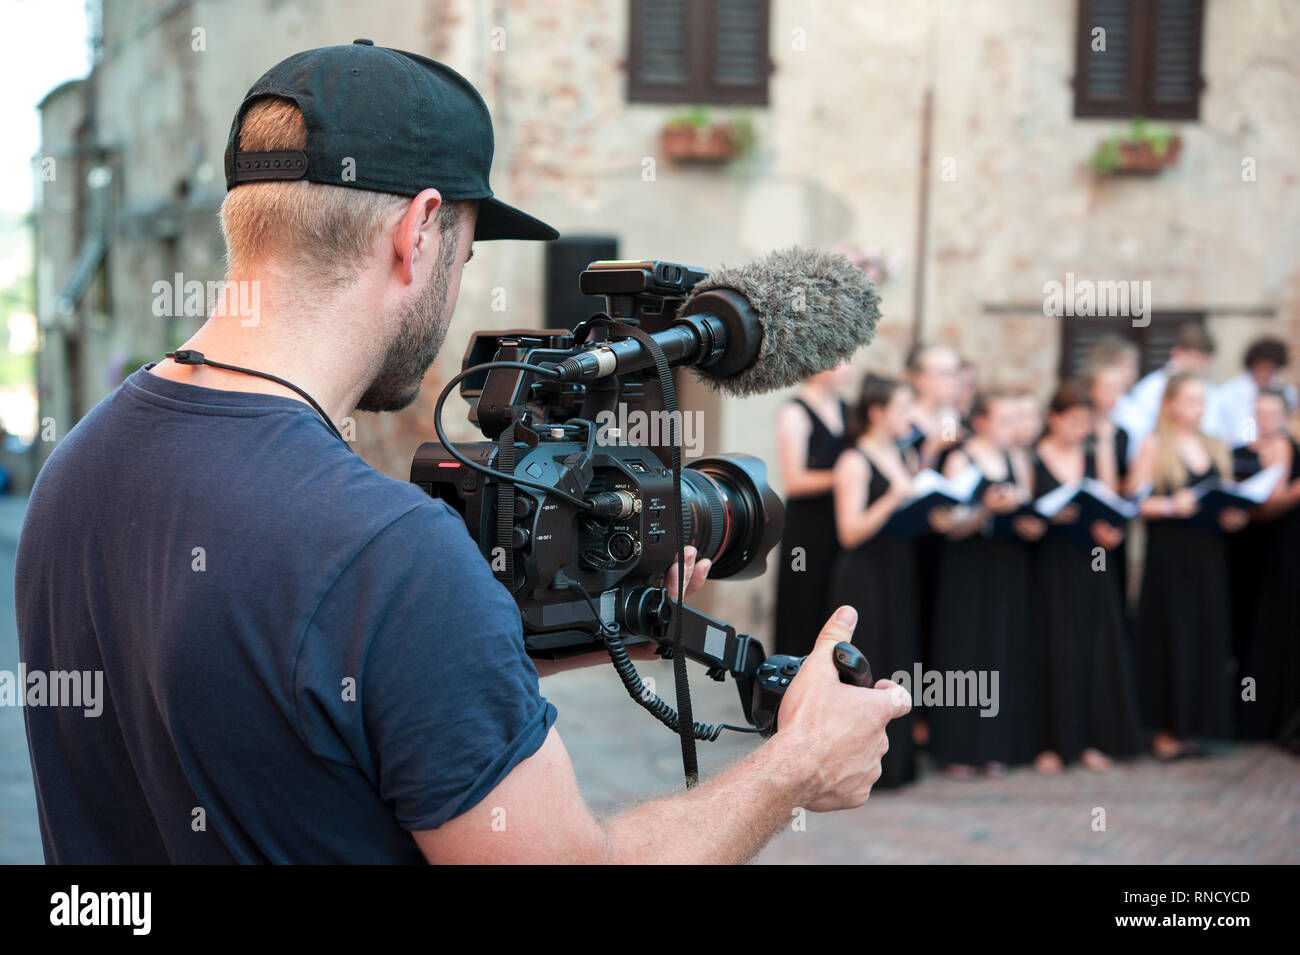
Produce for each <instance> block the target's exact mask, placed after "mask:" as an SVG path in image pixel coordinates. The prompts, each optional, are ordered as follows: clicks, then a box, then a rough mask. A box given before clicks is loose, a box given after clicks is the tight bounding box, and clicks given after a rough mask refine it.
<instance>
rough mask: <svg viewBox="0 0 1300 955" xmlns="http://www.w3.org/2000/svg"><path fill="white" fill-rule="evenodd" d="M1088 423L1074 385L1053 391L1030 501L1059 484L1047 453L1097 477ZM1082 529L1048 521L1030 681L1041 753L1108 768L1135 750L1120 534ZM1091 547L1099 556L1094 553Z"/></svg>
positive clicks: (1041, 547) (1137, 738)
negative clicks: (1117, 578)
mask: <svg viewBox="0 0 1300 955" xmlns="http://www.w3.org/2000/svg"><path fill="white" fill-rule="evenodd" d="M1090 417H1091V410H1090V409H1089V407H1088V405H1087V404H1086V403H1085V401H1084V400H1083V399H1082V396H1081V395H1080V394H1078V393H1077V392H1076V391H1075V390H1074V389H1073V388H1072V387H1071V386H1069V385H1064V386H1062V387H1061V388H1060V389H1058V390H1057V393H1056V395H1055V396H1054V397H1053V399H1052V403H1051V405H1050V406H1049V410H1048V428H1047V434H1046V435H1045V436H1044V438H1043V439H1042V441H1040V442H1039V444H1038V448H1037V453H1036V454H1035V455H1034V495H1035V497H1039V498H1041V497H1042V496H1043V495H1044V494H1047V493H1049V492H1050V491H1053V490H1055V489H1056V488H1058V487H1060V486H1061V484H1062V483H1064V482H1063V481H1062V480H1061V478H1058V476H1057V475H1056V474H1055V473H1053V471H1052V468H1051V467H1050V466H1049V465H1048V462H1047V460H1046V458H1048V457H1051V458H1052V459H1054V460H1057V461H1058V462H1060V461H1064V462H1069V464H1067V465H1066V466H1070V465H1071V464H1072V465H1073V467H1074V468H1075V469H1076V470H1075V471H1074V472H1073V473H1070V474H1067V475H1065V480H1066V481H1072V480H1078V479H1080V478H1081V477H1089V478H1096V477H1097V466H1096V461H1095V459H1094V457H1093V455H1092V453H1091V450H1090V449H1087V448H1086V447H1085V444H1084V441H1085V439H1086V438H1087V435H1088V433H1089V431H1090V429H1091V422H1090ZM1080 459H1082V460H1081V461H1080ZM1074 513H1076V514H1077V509H1075V510H1074ZM1076 519H1077V518H1076ZM1082 530H1084V529H1083V528H1077V527H1072V526H1070V525H1069V524H1067V523H1064V522H1060V523H1052V524H1050V525H1049V526H1048V529H1047V533H1046V534H1044V535H1043V537H1042V539H1041V540H1040V541H1039V543H1038V549H1037V552H1036V554H1035V564H1034V574H1033V584H1032V603H1031V617H1030V619H1031V621H1032V624H1031V628H1030V632H1031V634H1032V637H1031V639H1032V640H1033V641H1034V642H1035V643H1036V644H1037V646H1038V651H1039V652H1038V653H1037V654H1036V655H1035V662H1036V664H1037V666H1038V667H1039V670H1038V672H1037V673H1036V674H1034V675H1033V677H1032V678H1031V680H1030V685H1031V687H1033V689H1034V691H1035V696H1036V704H1037V705H1036V707H1035V709H1036V710H1037V712H1038V714H1039V719H1040V720H1041V722H1040V724H1039V732H1040V733H1041V736H1040V740H1041V743H1042V745H1043V751H1044V753H1045V754H1048V755H1051V754H1055V756H1056V757H1059V760H1061V761H1064V762H1065V763H1071V762H1074V761H1076V760H1080V759H1082V762H1083V764H1084V765H1085V766H1087V767H1088V768H1089V769H1106V768H1108V766H1109V762H1110V761H1109V757H1108V754H1109V755H1115V756H1130V755H1133V754H1135V753H1136V752H1138V750H1139V748H1140V746H1141V729H1140V724H1139V720H1138V708H1137V687H1136V683H1135V680H1134V674H1133V669H1132V662H1131V659H1130V657H1129V648H1128V636H1127V627H1126V625H1125V620H1124V609H1123V604H1122V602H1121V599H1120V591H1119V590H1117V589H1116V587H1115V586H1114V575H1116V574H1122V573H1123V568H1122V565H1118V566H1117V565H1116V564H1115V563H1113V561H1114V557H1115V546H1116V545H1117V544H1118V543H1119V542H1120V540H1121V539H1122V538H1121V536H1120V535H1121V534H1122V533H1123V531H1122V529H1114V528H1112V527H1110V525H1105V526H1103V527H1095V526H1094V527H1090V528H1087V529H1086V530H1087V535H1088V536H1087V540H1086V541H1084V540H1083V539H1082V537H1081V536H1080V534H1079V532H1080V531H1082ZM1097 547H1099V548H1101V549H1102V553H1101V554H1098V553H1096V552H1095V551H1094V550H1093V548H1097ZM1102 560H1104V561H1105V563H1104V564H1103V563H1101V561H1102ZM1040 768H1041V767H1040Z"/></svg>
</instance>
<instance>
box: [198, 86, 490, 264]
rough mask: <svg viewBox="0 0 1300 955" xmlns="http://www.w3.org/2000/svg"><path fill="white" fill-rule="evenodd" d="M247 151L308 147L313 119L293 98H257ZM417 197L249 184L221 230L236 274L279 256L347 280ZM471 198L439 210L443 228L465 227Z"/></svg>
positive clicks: (242, 140)
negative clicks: (391, 221)
mask: <svg viewBox="0 0 1300 955" xmlns="http://www.w3.org/2000/svg"><path fill="white" fill-rule="evenodd" d="M239 148H240V149H241V150H258V151H261V150H276V149H306V148H307V125H306V123H304V122H303V118H302V111H301V110H299V109H298V106H297V104H296V103H294V102H293V100H290V99H284V98H282V97H278V96H269V97H267V98H266V99H263V100H259V101H258V102H256V103H254V104H253V106H251V107H250V108H249V110H248V112H247V113H246V114H245V115H244V121H243V123H242V125H241V126H240V129H239ZM410 201H411V200H410V197H408V196H399V195H395V194H393V193H389V192H373V191H371V190H368V189H354V188H350V187H347V186H332V185H328V184H325V183H317V182H309V181H308V180H306V179H297V180H290V181H270V182H251V183H244V184H242V185H240V186H238V187H236V188H234V189H231V190H230V192H228V193H227V194H226V198H225V200H224V201H223V202H222V203H221V212H220V219H221V234H222V236H223V237H224V238H225V240H226V268H227V270H228V271H229V272H230V273H246V272H248V271H254V270H256V266H257V264H258V263H260V262H264V261H266V260H267V259H271V258H275V257H280V258H284V259H286V260H287V261H290V262H292V263H294V264H295V270H300V271H303V272H304V273H305V274H310V275H311V277H312V279H313V280H315V281H317V282H323V283H324V284H327V285H332V286H340V285H346V284H348V283H349V282H351V281H352V279H353V278H354V277H355V276H356V273H357V271H358V269H359V268H360V266H361V263H362V261H363V260H364V259H365V257H366V256H367V255H369V254H370V250H371V247H372V246H373V244H374V242H375V240H376V239H377V238H378V236H379V233H380V231H381V230H382V228H383V226H384V224H385V222H386V221H387V220H388V219H389V218H391V217H392V216H395V215H397V214H398V213H399V212H400V211H402V210H403V209H405V208H406V206H407V205H409V204H410ZM471 201H472V200H459V201H453V200H446V201H444V203H443V206H442V208H441V210H440V211H439V213H438V225H439V229H440V231H441V233H442V234H443V235H446V234H448V232H452V231H455V230H458V227H459V221H460V218H461V212H462V210H463V209H464V207H466V206H467V205H469V203H470V202H471Z"/></svg>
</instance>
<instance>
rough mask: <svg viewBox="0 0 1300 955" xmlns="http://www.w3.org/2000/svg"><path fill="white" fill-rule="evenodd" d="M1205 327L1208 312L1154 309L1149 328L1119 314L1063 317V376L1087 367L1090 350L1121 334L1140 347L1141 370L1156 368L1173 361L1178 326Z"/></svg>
mask: <svg viewBox="0 0 1300 955" xmlns="http://www.w3.org/2000/svg"><path fill="white" fill-rule="evenodd" d="M1189 322H1190V323H1194V324H1197V325H1200V326H1201V327H1202V328H1204V327H1205V313H1204V312H1153V313H1152V314H1151V322H1150V324H1148V325H1147V326H1146V327H1145V328H1135V327H1134V326H1133V324H1132V322H1130V321H1127V320H1121V319H1115V318H1080V317H1077V316H1075V317H1067V318H1062V319H1061V366H1060V374H1061V380H1062V381H1065V380H1068V379H1070V378H1071V377H1073V376H1074V375H1077V374H1079V373H1080V372H1082V371H1083V366H1084V363H1085V361H1086V360H1087V356H1088V350H1089V349H1090V348H1092V346H1093V345H1095V344H1097V343H1098V342H1100V341H1104V340H1105V339H1107V338H1113V337H1114V336H1116V335H1119V336H1121V337H1123V338H1126V339H1128V340H1129V341H1131V342H1132V343H1133V344H1134V345H1136V346H1137V348H1138V362H1139V364H1140V366H1141V374H1143V375H1145V374H1147V373H1148V372H1152V371H1155V370H1156V369H1157V368H1161V367H1163V366H1164V364H1165V363H1166V362H1167V361H1169V352H1170V351H1171V350H1172V349H1173V347H1174V342H1175V341H1176V340H1177V339H1178V330H1179V329H1180V328H1181V327H1182V326H1183V325H1185V324H1187V323H1189Z"/></svg>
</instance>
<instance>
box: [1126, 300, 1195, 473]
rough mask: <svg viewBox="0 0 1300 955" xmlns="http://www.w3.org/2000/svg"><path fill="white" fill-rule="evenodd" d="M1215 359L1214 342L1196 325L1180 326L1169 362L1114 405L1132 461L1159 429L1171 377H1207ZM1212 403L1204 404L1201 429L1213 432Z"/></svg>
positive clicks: (1170, 352) (1193, 323)
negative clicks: (1158, 422)
mask: <svg viewBox="0 0 1300 955" xmlns="http://www.w3.org/2000/svg"><path fill="white" fill-rule="evenodd" d="M1213 356H1214V340H1213V339H1212V338H1210V336H1209V335H1208V334H1206V332H1205V330H1204V329H1202V328H1201V326H1200V325H1198V324H1196V323H1195V322H1188V323H1186V324H1184V325H1181V326H1179V329H1178V336H1177V338H1176V339H1175V340H1174V345H1173V347H1172V348H1171V349H1170V351H1169V361H1167V362H1166V363H1165V364H1164V366H1163V367H1161V368H1157V369H1156V370H1155V371H1153V372H1151V374H1149V375H1147V376H1146V377H1145V378H1143V379H1142V380H1141V381H1139V382H1138V383H1137V384H1136V385H1134V386H1133V389H1132V390H1131V391H1130V392H1129V393H1128V394H1126V395H1125V396H1124V397H1122V398H1121V399H1120V400H1119V403H1118V404H1117V405H1116V406H1115V414H1114V420H1115V422H1116V423H1117V424H1119V425H1121V426H1122V427H1123V428H1124V429H1125V430H1126V431H1128V433H1129V438H1130V441H1129V460H1130V461H1132V460H1133V458H1135V457H1136V456H1137V449H1138V448H1139V447H1141V445H1142V442H1143V440H1144V439H1145V438H1146V436H1147V435H1148V434H1150V433H1151V432H1152V430H1153V429H1154V428H1155V426H1156V418H1158V417H1159V416H1160V402H1161V401H1162V400H1163V399H1164V396H1165V385H1166V384H1168V383H1169V379H1170V377H1171V376H1173V375H1175V374H1178V373H1180V372H1189V373H1191V374H1193V375H1201V376H1204V375H1205V373H1206V372H1207V371H1208V370H1209V367H1210V359H1211V358H1212V357H1213ZM1210 425H1211V420H1210V402H1208V401H1207V402H1206V403H1205V417H1204V418H1203V419H1202V421H1201V430H1202V431H1205V432H1208V431H1209V429H1210Z"/></svg>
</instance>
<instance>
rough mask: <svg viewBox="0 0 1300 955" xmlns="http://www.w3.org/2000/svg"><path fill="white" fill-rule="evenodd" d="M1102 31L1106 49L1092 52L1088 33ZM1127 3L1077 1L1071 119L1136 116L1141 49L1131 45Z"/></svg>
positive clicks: (1129, 5) (1121, 0)
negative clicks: (1075, 51)
mask: <svg viewBox="0 0 1300 955" xmlns="http://www.w3.org/2000/svg"><path fill="white" fill-rule="evenodd" d="M1098 27H1100V28H1101V29H1103V30H1105V31H1106V49H1105V50H1104V51H1094V50H1093V48H1092V43H1093V39H1092V32H1093V30H1094V29H1096V28H1098ZM1133 39H1134V37H1133V4H1132V3H1131V0H1079V35H1078V52H1077V55H1076V63H1077V67H1076V70H1075V77H1074V84H1075V90H1074V115H1075V116H1136V115H1137V96H1136V93H1137V86H1138V84H1137V82H1136V81H1135V79H1134V78H1135V76H1137V75H1138V71H1139V70H1140V69H1141V66H1142V58H1141V50H1140V48H1138V47H1136V46H1135V45H1134V43H1133Z"/></svg>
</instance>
